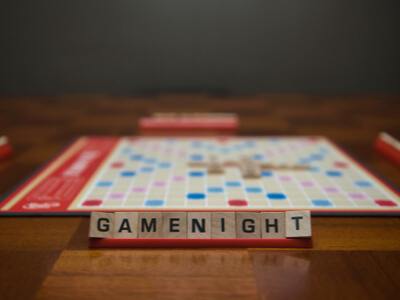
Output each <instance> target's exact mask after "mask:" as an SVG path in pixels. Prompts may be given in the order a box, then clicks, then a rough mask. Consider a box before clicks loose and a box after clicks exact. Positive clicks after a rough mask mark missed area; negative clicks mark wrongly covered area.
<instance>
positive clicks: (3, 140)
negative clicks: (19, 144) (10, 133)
mask: <svg viewBox="0 0 400 300" xmlns="http://www.w3.org/2000/svg"><path fill="white" fill-rule="evenodd" d="M12 152H13V151H12V147H11V145H10V143H9V141H8V138H7V137H6V136H1V137H0V160H3V159H6V158H9V157H10V156H11V154H12Z"/></svg>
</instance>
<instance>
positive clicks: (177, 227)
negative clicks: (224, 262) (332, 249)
mask: <svg viewBox="0 0 400 300" xmlns="http://www.w3.org/2000/svg"><path fill="white" fill-rule="evenodd" d="M89 236H90V237H93V238H189V239H191V238H192V239H210V238H214V239H218V238H287V237H291V238H292V237H293V238H294V237H310V236H311V219H310V212H309V211H287V212H262V213H258V212H236V213H235V212H116V213H104V212H93V213H92V216H91V220H90V232H89Z"/></svg>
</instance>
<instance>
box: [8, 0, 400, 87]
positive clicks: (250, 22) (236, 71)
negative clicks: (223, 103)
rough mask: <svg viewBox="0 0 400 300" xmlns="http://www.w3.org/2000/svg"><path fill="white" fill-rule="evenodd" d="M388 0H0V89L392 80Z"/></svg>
mask: <svg viewBox="0 0 400 300" xmlns="http://www.w3.org/2000/svg"><path fill="white" fill-rule="evenodd" d="M398 2H399V1H398V0H393V1H392V0H382V1H379V0H376V1H373V0H364V1H363V0H325V1H324V0H265V1H252V0H247V1H246V0H243V1H239V0H140V1H135V0H91V1H88V0H78V1H75V0H71V1H56V0H52V1H43V0H35V1H33V0H21V1H18V0H17V1H8V2H5V1H2V3H1V7H0V26H1V27H0V46H1V48H0V94H1V95H10V94H11V95H13V94H22V95H42V94H43V95H46V94H47V95H49V94H50V95H52V94H65V93H90V92H96V93H111V94H128V95H130V94H137V93H146V92H165V91H167V92H168V91H177V92H179V91H189V92H196V91H208V92H228V93H257V92H311V93H313V92H317V93H342V92H399V91H400V59H399V56H400V54H399V53H400V42H399V35H400V34H399V28H400V17H399V15H400V12H399V9H398V8H399V4H398Z"/></svg>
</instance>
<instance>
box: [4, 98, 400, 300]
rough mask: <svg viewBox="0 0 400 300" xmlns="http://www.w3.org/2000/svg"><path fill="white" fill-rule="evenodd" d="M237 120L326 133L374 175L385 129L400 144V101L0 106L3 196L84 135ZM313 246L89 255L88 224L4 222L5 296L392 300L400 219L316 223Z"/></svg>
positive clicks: (388, 169)
mask: <svg viewBox="0 0 400 300" xmlns="http://www.w3.org/2000/svg"><path fill="white" fill-rule="evenodd" d="M209 111H211V112H226V111H228V112H236V113H238V114H239V116H240V120H241V128H240V134H243V135H286V134H289V135H326V136H327V137H328V138H330V139H332V140H333V141H335V142H337V143H338V144H339V145H341V146H342V147H344V148H345V149H346V150H348V151H349V152H350V153H351V154H353V156H355V157H356V158H358V159H359V160H360V161H361V162H363V163H364V164H365V165H366V166H367V167H369V168H370V169H372V170H373V171H374V172H375V173H377V174H378V175H380V176H382V177H384V178H386V179H388V180H389V181H390V182H392V183H393V184H394V185H397V186H399V185H400V176H399V175H400V170H399V169H398V168H396V167H395V166H393V165H391V164H390V163H389V162H388V161H387V160H386V159H384V158H382V157H381V156H380V155H379V154H377V153H376V152H375V151H374V150H373V148H372V143H373V140H374V138H375V137H376V135H377V134H378V132H379V131H382V130H385V131H388V132H391V133H392V134H394V135H396V136H397V137H400V97H399V96H382V95H360V96H341V97H334V96H324V97H322V96H307V95H279V94H277V95H259V96H252V97H246V96H240V97H217V96H208V95H161V96H153V97H146V98H125V97H113V96H105V95H76V96H62V97H26V98H3V99H1V100H0V130H1V132H0V134H5V135H7V136H9V138H10V139H11V141H12V144H13V146H14V149H15V155H14V156H13V158H12V159H10V160H8V161H3V162H0V193H1V194H5V193H7V192H9V191H10V190H12V189H13V187H15V185H17V184H18V183H19V182H20V181H21V180H23V179H24V178H26V177H27V176H28V175H29V174H31V173H32V172H33V171H34V170H35V169H36V168H37V167H38V166H40V165H41V164H43V163H45V162H46V161H47V160H49V159H50V158H51V157H52V156H54V155H55V154H57V152H58V151H59V150H60V149H61V148H62V147H63V146H65V145H66V144H67V143H68V142H70V141H71V140H72V139H74V138H75V137H77V136H79V135H91V134H101V135H104V134H106V135H129V134H135V133H137V132H138V131H137V121H138V118H139V117H140V116H143V115H146V114H149V113H152V112H209ZM312 223H313V238H314V247H313V248H312V249H292V250H290V249H274V250H269V249H206V250H205V249H154V250H153V249H147V250H134V249H131V250H118V249H115V250H110V249H108V250H89V249H88V240H87V234H88V226H89V225H88V224H89V220H88V219H87V218H82V217H64V218H61V217H47V218H44V217H21V218H14V217H3V218H0V298H1V299H32V298H38V299H321V298H325V299H394V298H396V296H398V294H399V289H400V254H399V253H400V252H399V251H400V218H398V217H389V218H382V217H381V218H380V217H376V218H370V217H342V218H339V217H315V218H313V220H312Z"/></svg>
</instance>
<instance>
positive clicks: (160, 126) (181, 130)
mask: <svg viewBox="0 0 400 300" xmlns="http://www.w3.org/2000/svg"><path fill="white" fill-rule="evenodd" d="M238 127H239V120H238V118H237V116H236V115H235V114H229V113H193V114H190V113H183V114H176V113H156V114H153V115H152V116H150V117H144V118H141V119H140V120H139V130H140V132H141V133H142V134H145V135H165V134H168V135H230V134H234V133H236V131H237V129H238Z"/></svg>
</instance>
